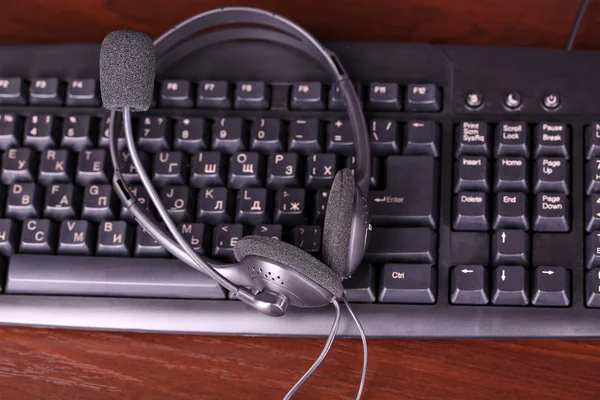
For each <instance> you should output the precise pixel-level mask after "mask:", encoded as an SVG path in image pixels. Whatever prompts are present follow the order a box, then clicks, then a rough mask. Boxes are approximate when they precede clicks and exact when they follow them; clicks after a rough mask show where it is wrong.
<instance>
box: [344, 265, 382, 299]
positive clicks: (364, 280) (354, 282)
mask: <svg viewBox="0 0 600 400" xmlns="http://www.w3.org/2000/svg"><path fill="white" fill-rule="evenodd" d="M376 288H377V277H376V274H375V267H373V265H372V264H361V265H359V266H358V268H357V269H356V271H355V272H354V274H352V276H351V277H350V278H348V279H346V280H344V294H345V295H346V298H347V299H348V301H349V302H351V303H373V302H374V301H375V300H376V299H377V293H376V292H375V290H376Z"/></svg>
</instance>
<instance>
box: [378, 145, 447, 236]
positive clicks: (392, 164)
mask: <svg viewBox="0 0 600 400" xmlns="http://www.w3.org/2000/svg"><path fill="white" fill-rule="evenodd" d="M385 171H386V186H385V187H386V188H385V189H384V190H372V191H371V192H370V193H369V207H370V209H369V211H370V213H371V223H372V224H374V225H408V226H415V225H417V226H426V227H430V228H435V227H436V226H437V219H438V200H439V199H438V182H439V167H438V162H437V160H435V159H434V158H433V157H425V156H390V157H388V158H387V159H386V161H385Z"/></svg>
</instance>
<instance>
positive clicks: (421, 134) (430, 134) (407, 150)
mask: <svg viewBox="0 0 600 400" xmlns="http://www.w3.org/2000/svg"><path fill="white" fill-rule="evenodd" d="M439 142H440V127H439V125H438V124H436V123H435V122H433V121H409V122H408V124H407V125H406V130H405V134H404V154H405V155H407V156H408V155H423V156H432V157H437V156H438V155H439V153H440V150H439Z"/></svg>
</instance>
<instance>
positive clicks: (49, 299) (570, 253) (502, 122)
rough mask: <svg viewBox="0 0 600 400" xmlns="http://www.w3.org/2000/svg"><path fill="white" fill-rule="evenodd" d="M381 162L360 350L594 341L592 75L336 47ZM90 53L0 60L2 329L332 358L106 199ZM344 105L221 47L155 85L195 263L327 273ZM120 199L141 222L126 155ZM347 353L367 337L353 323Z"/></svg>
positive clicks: (253, 47) (71, 50) (153, 135)
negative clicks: (255, 346) (275, 345)
mask: <svg viewBox="0 0 600 400" xmlns="http://www.w3.org/2000/svg"><path fill="white" fill-rule="evenodd" d="M330 47H331V48H332V49H333V50H334V51H335V52H337V54H338V56H339V58H340V59H341V60H342V62H343V64H344V66H345V67H346V69H347V70H348V72H349V74H350V76H351V77H352V78H353V79H354V81H355V82H356V90H357V91H358V93H359V94H360V97H361V100H362V102H363V107H364V110H365V113H366V118H367V123H368V127H369V135H370V140H371V144H372V150H373V175H372V177H371V186H372V190H371V193H370V196H369V201H370V207H371V213H372V224H373V226H374V230H373V235H372V240H371V242H370V245H369V247H368V249H367V252H366V254H365V257H364V263H363V264H362V265H361V267H360V268H359V270H358V272H357V273H356V274H355V276H353V277H352V278H351V279H349V280H347V281H346V282H345V287H346V290H347V295H348V297H349V299H350V300H351V301H352V302H354V303H355V304H354V308H355V310H356V312H357V314H358V316H359V318H360V319H361V321H362V323H363V325H364V327H365V330H366V332H367V335H368V336H370V337H427V338H429V337H493V338H498V337H502V338H513V337H514V338H517V337H519V338H527V337H599V336H600V116H599V115H598V110H600V100H599V97H598V94H599V93H600V79H597V78H596V77H597V76H598V72H597V68H596V65H598V62H600V53H596V52H571V53H569V52H566V51H560V50H543V49H517V48H514V49H511V48H481V47H457V46H430V45H419V44H399V43H387V44H383V43H330ZM98 55H99V45H97V44H90V45H50V46H15V47H3V48H0V60H4V61H1V62H0V150H1V152H2V153H1V160H2V161H1V164H0V167H1V170H0V182H1V188H0V193H1V194H2V202H1V203H0V216H1V218H0V255H1V265H2V270H3V272H4V273H3V278H2V285H1V286H2V289H3V290H2V294H0V323H3V324H9V325H29V326H53V327H71V328H84V329H117V330H135V331H161V332H191V333H217V334H243V335H290V336H323V335H325V334H326V333H327V332H328V330H329V328H330V326H331V323H332V320H333V309H330V308H320V309H290V310H288V313H287V314H286V315H285V316H284V317H281V318H270V317H266V316H263V315H261V314H259V313H257V312H255V311H253V310H251V309H249V308H248V307H247V306H245V305H244V304H242V303H241V302H239V301H237V300H233V299H231V298H230V296H229V294H228V293H226V292H225V291H224V290H223V288H221V287H220V286H219V285H217V284H216V283H214V282H213V281H211V280H210V279H208V278H207V277H205V276H204V275H203V274H200V273H198V272H196V271H194V270H193V269H191V268H189V267H187V266H185V265H183V264H182V263H181V262H179V261H178V260H176V259H173V258H172V257H171V256H170V255H169V254H167V253H166V252H165V250H164V249H163V248H161V247H160V246H159V245H157V243H156V242H155V241H154V240H153V239H152V238H151V237H150V236H149V235H148V234H147V233H146V232H145V231H143V230H142V229H141V228H139V227H138V226H137V225H136V224H135V223H134V221H133V218H132V216H131V215H130V214H129V213H128V212H126V211H125V210H124V208H123V207H122V206H121V204H120V203H119V201H118V199H117V197H116V195H115V193H114V191H113V190H112V187H111V184H110V182H111V177H112V167H111V164H110V162H109V154H108V149H107V147H108V137H107V133H108V131H107V126H108V125H107V124H108V118H107V117H108V113H107V112H106V111H105V110H104V109H103V108H102V107H101V100H100V97H99V85H98ZM344 108H345V106H344V102H343V100H342V98H341V96H340V93H339V91H338V90H337V88H336V87H335V86H332V85H331V83H330V81H329V79H328V77H327V75H326V73H325V72H323V71H321V70H319V69H318V68H317V67H315V65H314V64H313V63H312V62H311V61H310V60H307V59H304V58H302V57H300V56H299V55H298V54H295V53H294V52H293V51H292V50H288V49H285V48H281V47H279V46H274V45H269V44H265V43H229V44H226V45H219V46H213V47H211V48H210V49H206V50H203V51H201V52H198V53H197V54H194V55H192V56H190V57H188V59H186V60H185V62H182V63H180V64H179V65H178V66H176V67H174V68H173V70H172V71H170V72H169V74H168V76H159V77H157V83H156V90H155V99H154V103H153V106H152V108H151V109H150V110H149V111H148V112H145V113H140V114H135V115H134V117H135V120H134V129H135V133H136V136H137V143H138V147H139V149H140V150H141V152H142V153H143V156H144V161H145V162H146V166H147V168H148V170H149V171H150V172H151V175H152V177H153V180H154V183H155V185H156V186H157V187H158V188H159V190H160V194H161V197H162V200H163V202H164V203H165V204H166V207H167V209H168V210H169V212H170V214H171V215H172V217H173V218H174V220H175V221H176V222H177V223H178V224H179V226H180V229H181V232H182V233H183V234H184V236H185V238H186V239H187V240H189V242H190V244H191V245H192V246H193V247H194V248H195V249H196V250H197V251H198V252H199V253H201V254H204V255H207V256H211V257H214V258H216V259H218V260H221V261H232V260H233V247H234V246H235V244H236V242H237V240H239V239H240V238H241V237H242V236H244V235H248V234H256V235H265V236H271V237H276V238H277V239H279V240H284V241H287V242H290V243H292V244H294V245H296V246H299V247H301V248H302V249H304V250H306V251H308V252H310V253H311V254H314V255H315V256H317V257H319V256H320V252H321V233H322V231H321V229H322V223H323V219H324V213H325V209H326V204H327V197H328V190H329V187H330V185H331V183H332V180H333V177H334V175H335V173H336V171H338V170H339V169H341V168H344V167H352V166H353V165H354V158H353V156H354V148H353V143H352V134H351V131H350V127H349V124H348V121H347V116H346V115H345V113H344ZM118 143H119V146H120V157H121V162H122V170H123V171H124V174H125V178H126V180H127V183H128V184H129V185H130V187H131V189H132V191H133V193H134V194H135V195H136V196H137V197H138V199H139V200H140V202H141V203H142V204H144V205H146V206H147V209H148V211H149V212H150V213H151V214H154V215H156V210H154V208H153V207H152V206H151V204H150V202H149V199H148V196H147V193H146V192H145V190H144V188H143V187H142V186H141V184H140V181H139V179H138V177H137V176H136V174H135V168H133V166H132V163H131V160H130V158H129V154H128V153H127V151H126V149H125V142H124V138H123V137H121V138H120V139H119V140H118ZM343 318H344V321H343V323H342V325H341V328H340V332H341V334H342V335H344V336H355V335H357V331H356V330H355V328H354V327H353V324H352V323H351V321H350V320H349V319H348V318H347V316H346V315H345V316H344V317H343Z"/></svg>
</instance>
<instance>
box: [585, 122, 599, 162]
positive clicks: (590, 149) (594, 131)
mask: <svg viewBox="0 0 600 400" xmlns="http://www.w3.org/2000/svg"><path fill="white" fill-rule="evenodd" d="M585 154H586V157H587V159H588V160H589V159H590V158H593V157H597V156H599V155H600V122H593V123H591V124H590V125H588V126H587V127H586V128H585Z"/></svg>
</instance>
